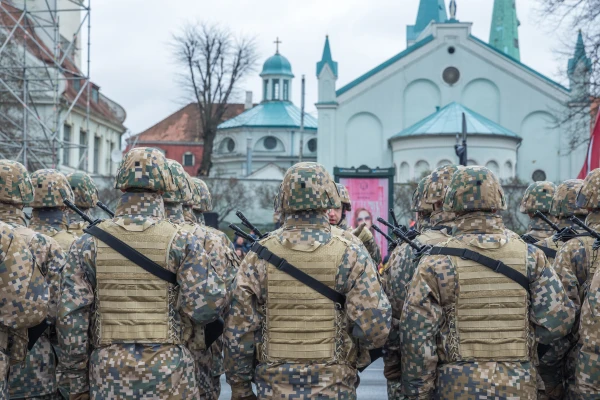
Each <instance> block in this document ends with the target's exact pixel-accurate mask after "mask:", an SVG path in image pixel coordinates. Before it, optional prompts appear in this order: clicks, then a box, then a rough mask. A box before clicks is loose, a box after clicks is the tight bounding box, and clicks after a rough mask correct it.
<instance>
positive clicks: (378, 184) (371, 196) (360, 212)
mask: <svg viewBox="0 0 600 400" xmlns="http://www.w3.org/2000/svg"><path fill="white" fill-rule="evenodd" d="M340 183H341V184H342V185H344V186H346V188H347V189H348V193H350V199H351V200H352V211H350V212H349V213H348V214H347V218H348V224H349V225H350V226H352V227H356V226H358V225H360V224H361V223H362V222H365V223H366V224H367V227H369V229H371V232H372V233H373V236H374V237H375V240H376V241H377V244H378V245H379V248H380V249H381V255H382V257H385V256H386V255H387V246H388V244H387V241H386V240H385V238H384V237H383V236H381V235H380V234H379V233H377V232H375V231H374V230H373V228H371V227H372V226H373V224H374V223H377V217H383V218H385V219H387V216H388V209H389V205H388V200H389V197H388V196H389V179H388V178H340ZM382 229H383V228H382ZM384 230H386V229H384Z"/></svg>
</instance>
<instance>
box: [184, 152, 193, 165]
mask: <svg viewBox="0 0 600 400" xmlns="http://www.w3.org/2000/svg"><path fill="white" fill-rule="evenodd" d="M183 166H184V167H193V166H194V155H193V154H192V153H185V154H184V155H183Z"/></svg>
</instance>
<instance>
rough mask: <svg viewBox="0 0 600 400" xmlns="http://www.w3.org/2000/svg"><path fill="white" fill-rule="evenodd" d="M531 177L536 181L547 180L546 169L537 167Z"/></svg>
mask: <svg viewBox="0 0 600 400" xmlns="http://www.w3.org/2000/svg"><path fill="white" fill-rule="evenodd" d="M531 178H532V179H533V181H534V182H539V181H545V180H546V173H545V172H544V171H542V170H541V169H536V170H535V171H533V174H532V175H531Z"/></svg>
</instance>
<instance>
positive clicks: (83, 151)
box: [79, 130, 88, 171]
mask: <svg viewBox="0 0 600 400" xmlns="http://www.w3.org/2000/svg"><path fill="white" fill-rule="evenodd" d="M87 145H88V141H87V132H86V131H84V130H80V131H79V169H81V170H83V171H87Z"/></svg>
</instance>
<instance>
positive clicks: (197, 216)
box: [183, 207, 235, 254]
mask: <svg viewBox="0 0 600 400" xmlns="http://www.w3.org/2000/svg"><path fill="white" fill-rule="evenodd" d="M186 208H187V207H184V211H183V216H184V218H185V221H186V222H190V223H195V224H198V225H200V226H204V227H206V229H208V231H210V232H211V233H213V234H215V235H217V236H218V237H219V238H221V241H222V242H223V245H224V246H225V247H228V248H229V249H231V251H233V253H234V254H235V247H234V246H233V243H232V242H231V240H230V239H229V237H227V235H226V234H225V233H223V232H221V231H220V230H218V229H215V228H213V227H211V226H208V225H206V222H205V221H204V215H203V214H202V213H201V212H200V211H196V210H192V212H191V214H192V215H193V217H194V218H192V215H190V213H189V212H188V211H187V209H186ZM192 221H193V222H192Z"/></svg>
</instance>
